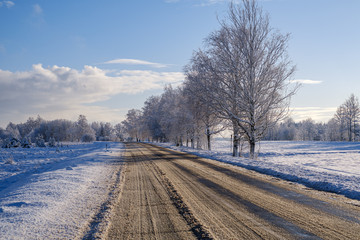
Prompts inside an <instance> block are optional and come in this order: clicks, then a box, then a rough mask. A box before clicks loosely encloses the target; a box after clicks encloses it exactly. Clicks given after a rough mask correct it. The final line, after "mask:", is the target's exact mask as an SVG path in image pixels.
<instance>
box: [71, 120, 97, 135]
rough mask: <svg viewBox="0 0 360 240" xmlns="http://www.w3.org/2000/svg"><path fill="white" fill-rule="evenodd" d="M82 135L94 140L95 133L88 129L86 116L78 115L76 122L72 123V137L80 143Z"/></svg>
mask: <svg viewBox="0 0 360 240" xmlns="http://www.w3.org/2000/svg"><path fill="white" fill-rule="evenodd" d="M84 135H89V136H92V137H93V138H94V139H95V131H94V130H93V129H92V128H91V127H90V125H89V123H88V121H87V119H86V116H84V115H79V118H78V120H77V121H76V122H75V123H74V125H73V128H72V137H73V138H74V139H76V140H77V141H80V140H82V137H83V136H84Z"/></svg>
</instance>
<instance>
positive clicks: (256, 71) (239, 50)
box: [192, 0, 296, 157]
mask: <svg viewBox="0 0 360 240" xmlns="http://www.w3.org/2000/svg"><path fill="white" fill-rule="evenodd" d="M288 39H289V35H282V34H280V33H279V32H277V31H274V30H273V29H272V28H271V27H270V24H269V18H268V16H267V15H266V14H264V13H263V12H262V9H261V8H260V7H259V6H258V4H257V2H256V1H255V0H243V4H242V6H235V5H234V4H231V5H230V8H229V12H228V18H227V19H225V20H224V21H222V22H221V28H220V30H218V31H215V32H213V33H211V34H210V36H209V37H208V39H207V47H208V48H207V50H206V51H201V50H200V51H198V52H196V53H195V57H194V58H193V60H192V64H193V65H194V64H197V65H198V66H200V69H202V71H201V72H197V71H194V72H192V73H193V74H195V76H196V75H200V76H199V77H197V78H195V79H198V80H200V81H199V84H200V85H202V87H203V91H202V94H204V95H205V94H206V95H207V97H206V98H207V99H211V101H212V105H211V106H212V107H213V108H214V111H215V112H217V114H218V115H219V116H221V117H223V118H226V119H228V120H230V121H231V122H232V123H233V126H234V127H233V128H234V136H235V141H237V139H238V138H239V137H238V134H239V133H243V134H244V135H245V136H246V139H247V141H248V143H249V146H250V156H251V157H253V156H254V151H255V143H256V142H257V141H259V140H260V139H261V138H262V137H263V136H264V134H265V133H266V132H267V129H268V128H269V127H271V126H273V125H274V124H275V123H276V122H278V121H279V120H281V119H283V118H284V117H285V116H286V115H287V112H288V106H289V100H290V97H291V96H292V95H293V94H295V90H296V87H295V88H291V89H290V88H289V84H290V82H289V78H290V76H291V75H292V73H293V72H294V69H295V68H294V66H292V65H291V62H290V61H289V60H288V58H287V51H286V49H287V43H288Z"/></svg>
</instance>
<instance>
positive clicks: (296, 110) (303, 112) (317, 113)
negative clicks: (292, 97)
mask: <svg viewBox="0 0 360 240" xmlns="http://www.w3.org/2000/svg"><path fill="white" fill-rule="evenodd" d="M336 109H337V108H336V107H293V108H291V117H292V118H293V119H294V120H295V121H302V120H306V119H308V118H311V119H313V120H315V121H316V122H328V121H329V120H330V119H331V118H332V117H333V116H334V114H335V112H336Z"/></svg>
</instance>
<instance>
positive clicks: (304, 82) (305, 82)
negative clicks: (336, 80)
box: [290, 79, 322, 84]
mask: <svg viewBox="0 0 360 240" xmlns="http://www.w3.org/2000/svg"><path fill="white" fill-rule="evenodd" d="M290 82H292V83H301V84H320V83H322V81H318V80H310V79H295V80H291V81H290Z"/></svg>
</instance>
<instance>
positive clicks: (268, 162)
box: [159, 138, 360, 200]
mask: <svg viewBox="0 0 360 240" xmlns="http://www.w3.org/2000/svg"><path fill="white" fill-rule="evenodd" d="M159 145H162V146H166V147H170V148H172V149H175V150H180V151H186V152H191V153H194V154H196V155H200V156H203V157H208V158H212V159H215V160H218V161H222V162H227V163H231V164H234V165H237V166H241V167H244V168H247V169H251V170H255V171H257V172H260V173H265V174H268V175H272V176H275V177H279V178H282V179H285V180H289V181H293V182H297V183H301V184H304V185H306V186H308V187H311V188H315V189H318V190H324V191H331V192H336V193H339V194H342V195H345V196H347V197H349V198H353V199H357V200H360V143H359V142H296V141H276V142H272V141H264V142H261V143H260V144H259V145H258V149H257V152H258V156H257V159H256V160H251V159H249V158H248V157H247V156H248V154H247V151H248V149H243V152H244V153H246V154H244V157H236V158H234V157H232V156H231V152H230V151H231V142H230V139H223V138H218V139H215V140H214V141H213V151H211V152H209V151H207V150H195V149H190V148H186V147H175V146H172V145H170V144H159ZM259 149H260V151H259Z"/></svg>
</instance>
